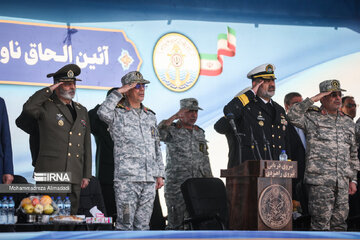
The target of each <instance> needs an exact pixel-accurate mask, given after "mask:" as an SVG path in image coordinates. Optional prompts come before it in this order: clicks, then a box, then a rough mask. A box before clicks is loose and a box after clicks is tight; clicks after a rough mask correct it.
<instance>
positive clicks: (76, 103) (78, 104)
mask: <svg viewBox="0 0 360 240" xmlns="http://www.w3.org/2000/svg"><path fill="white" fill-rule="evenodd" d="M73 103H74V105H77V106H79V107H84V106H83V105H81V104H80V103H78V102H74V101H73Z"/></svg>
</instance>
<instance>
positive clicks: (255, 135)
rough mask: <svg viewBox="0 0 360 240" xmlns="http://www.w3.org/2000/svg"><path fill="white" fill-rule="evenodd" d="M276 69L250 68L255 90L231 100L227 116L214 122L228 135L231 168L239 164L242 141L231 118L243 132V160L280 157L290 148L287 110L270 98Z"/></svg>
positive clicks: (229, 165)
mask: <svg viewBox="0 0 360 240" xmlns="http://www.w3.org/2000/svg"><path fill="white" fill-rule="evenodd" d="M274 70H275V66H274V65H273V64H263V65H260V66H258V67H256V68H254V69H253V70H251V71H250V72H249V73H248V75H247V77H248V78H249V79H251V80H252V89H250V90H248V91H246V92H245V93H243V94H241V95H239V96H237V97H235V98H234V99H233V100H231V101H230V102H229V103H228V104H227V105H226V106H225V107H224V114H225V116H224V117H222V118H221V119H220V120H219V121H218V122H217V123H215V126H214V127H215V130H216V131H217V132H218V133H221V134H225V135H226V138H227V141H228V145H229V162H228V168H232V167H234V166H237V165H239V164H240V159H239V158H240V157H239V154H240V151H239V143H238V142H239V141H238V140H237V138H236V136H235V131H234V129H233V128H232V127H231V124H230V121H232V120H231V118H233V121H234V125H235V126H236V131H237V132H238V133H241V136H239V138H240V140H241V146H242V149H241V150H242V151H241V153H242V159H241V160H242V162H243V161H245V160H261V159H264V160H269V159H270V160H271V159H273V160H278V159H279V155H280V153H281V151H282V150H288V146H289V144H288V139H287V135H288V131H287V120H286V115H285V110H284V108H282V107H281V106H280V105H279V104H277V103H276V102H275V101H273V100H272V99H271V97H272V96H274V94H275V79H276V78H275V74H274ZM289 154H290V153H288V155H289Z"/></svg>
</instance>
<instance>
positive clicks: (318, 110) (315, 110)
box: [307, 105, 321, 112]
mask: <svg viewBox="0 0 360 240" xmlns="http://www.w3.org/2000/svg"><path fill="white" fill-rule="evenodd" d="M307 111H308V112H320V111H321V109H320V108H319V107H317V106H314V105H313V106H310V107H309V108H308V109H307Z"/></svg>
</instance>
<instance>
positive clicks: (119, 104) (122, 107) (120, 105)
mask: <svg viewBox="0 0 360 240" xmlns="http://www.w3.org/2000/svg"><path fill="white" fill-rule="evenodd" d="M116 108H121V109H126V110H129V108H127V107H125V106H124V105H122V104H121V103H118V104H117V105H116Z"/></svg>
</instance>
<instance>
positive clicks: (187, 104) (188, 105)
mask: <svg viewBox="0 0 360 240" xmlns="http://www.w3.org/2000/svg"><path fill="white" fill-rule="evenodd" d="M180 109H188V110H203V109H202V108H201V107H199V103H198V101H197V100H196V99H195V98H184V99H181V100H180Z"/></svg>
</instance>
